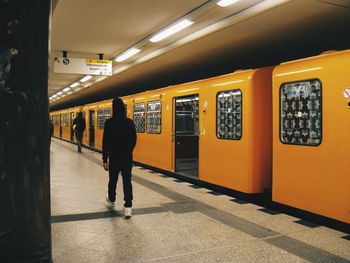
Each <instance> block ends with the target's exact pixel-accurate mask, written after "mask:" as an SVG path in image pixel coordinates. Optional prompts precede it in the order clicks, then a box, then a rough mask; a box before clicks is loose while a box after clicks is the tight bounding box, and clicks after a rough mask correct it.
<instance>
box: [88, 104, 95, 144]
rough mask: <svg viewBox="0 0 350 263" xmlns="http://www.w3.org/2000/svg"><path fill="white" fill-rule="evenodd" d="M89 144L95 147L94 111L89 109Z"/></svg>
mask: <svg viewBox="0 0 350 263" xmlns="http://www.w3.org/2000/svg"><path fill="white" fill-rule="evenodd" d="M89 145H90V147H95V111H94V110H89Z"/></svg>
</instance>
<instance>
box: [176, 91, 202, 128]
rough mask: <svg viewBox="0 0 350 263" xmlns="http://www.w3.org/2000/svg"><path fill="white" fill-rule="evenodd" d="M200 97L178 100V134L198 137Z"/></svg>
mask: <svg viewBox="0 0 350 263" xmlns="http://www.w3.org/2000/svg"><path fill="white" fill-rule="evenodd" d="M198 102H199V97H198V96H188V97H181V98H177V99H176V116H175V127H176V134H193V135H198V108H199V107H198Z"/></svg>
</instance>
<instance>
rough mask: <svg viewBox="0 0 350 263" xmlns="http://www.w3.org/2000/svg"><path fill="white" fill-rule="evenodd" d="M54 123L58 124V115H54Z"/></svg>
mask: <svg viewBox="0 0 350 263" xmlns="http://www.w3.org/2000/svg"><path fill="white" fill-rule="evenodd" d="M53 124H54V125H55V126H58V115H54V116H53Z"/></svg>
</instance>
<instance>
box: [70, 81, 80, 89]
mask: <svg viewBox="0 0 350 263" xmlns="http://www.w3.org/2000/svg"><path fill="white" fill-rule="evenodd" d="M79 84H80V83H79V82H74V83H73V84H72V85H70V86H69V87H71V88H74V87H76V86H79Z"/></svg>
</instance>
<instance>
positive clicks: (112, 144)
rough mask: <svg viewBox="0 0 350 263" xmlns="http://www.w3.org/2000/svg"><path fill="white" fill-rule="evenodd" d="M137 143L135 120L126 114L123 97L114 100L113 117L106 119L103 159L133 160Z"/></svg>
mask: <svg viewBox="0 0 350 263" xmlns="http://www.w3.org/2000/svg"><path fill="white" fill-rule="evenodd" d="M135 145H136V130H135V125H134V121H132V120H130V119H128V118H127V117H126V114H125V106H124V103H123V101H122V100H121V99H119V98H117V99H114V100H113V117H112V118H110V119H108V120H106V122H105V127H104V131H103V142H102V159H103V162H104V163H106V162H107V161H108V158H109V159H112V160H115V161H130V162H131V161H132V151H133V150H134V147H135Z"/></svg>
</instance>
